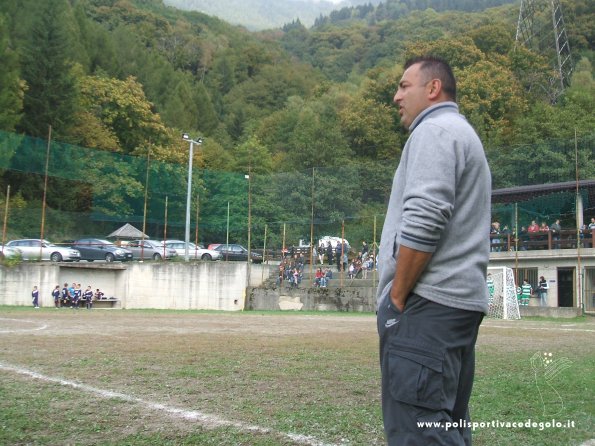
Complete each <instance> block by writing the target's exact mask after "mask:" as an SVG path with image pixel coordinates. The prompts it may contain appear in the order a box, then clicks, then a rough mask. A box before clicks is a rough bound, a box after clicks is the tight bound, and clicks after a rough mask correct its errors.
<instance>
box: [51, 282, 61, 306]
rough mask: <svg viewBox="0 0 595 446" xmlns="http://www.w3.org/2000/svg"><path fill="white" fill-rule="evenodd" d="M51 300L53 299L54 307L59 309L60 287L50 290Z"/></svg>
mask: <svg viewBox="0 0 595 446" xmlns="http://www.w3.org/2000/svg"><path fill="white" fill-rule="evenodd" d="M52 298H53V299H54V307H56V308H60V285H56V288H54V289H53V290H52Z"/></svg>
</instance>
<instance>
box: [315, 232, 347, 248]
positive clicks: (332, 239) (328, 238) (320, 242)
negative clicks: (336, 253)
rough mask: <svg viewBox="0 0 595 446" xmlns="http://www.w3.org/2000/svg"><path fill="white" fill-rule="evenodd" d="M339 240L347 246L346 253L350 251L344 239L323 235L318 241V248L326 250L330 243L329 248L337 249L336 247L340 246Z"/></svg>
mask: <svg viewBox="0 0 595 446" xmlns="http://www.w3.org/2000/svg"><path fill="white" fill-rule="evenodd" d="M341 240H342V241H343V242H344V243H345V244H346V245H347V251H349V249H351V245H350V244H349V242H348V241H347V240H345V239H341V237H332V236H330V235H325V236H324V237H321V238H320V240H318V248H319V249H320V248H326V247H327V246H328V242H331V246H332V247H333V249H336V248H337V245H339V246H341Z"/></svg>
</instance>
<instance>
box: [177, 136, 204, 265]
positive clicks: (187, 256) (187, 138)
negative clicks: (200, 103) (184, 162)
mask: <svg viewBox="0 0 595 446" xmlns="http://www.w3.org/2000/svg"><path fill="white" fill-rule="evenodd" d="M182 139H183V140H184V141H188V142H189V143H190V152H189V154H188V190H187V192H186V232H185V237H184V261H186V262H188V261H189V260H190V252H189V247H190V198H191V195H190V194H191V191H192V158H193V157H194V144H197V145H201V144H202V138H198V140H196V141H195V140H193V139H191V138H190V136H188V133H184V134H183V135H182Z"/></svg>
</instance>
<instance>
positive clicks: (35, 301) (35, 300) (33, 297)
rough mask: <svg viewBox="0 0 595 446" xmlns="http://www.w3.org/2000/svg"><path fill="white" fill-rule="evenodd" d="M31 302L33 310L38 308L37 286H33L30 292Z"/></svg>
mask: <svg viewBox="0 0 595 446" xmlns="http://www.w3.org/2000/svg"><path fill="white" fill-rule="evenodd" d="M31 300H32V301H33V308H39V290H38V289H37V286H34V287H33V291H31Z"/></svg>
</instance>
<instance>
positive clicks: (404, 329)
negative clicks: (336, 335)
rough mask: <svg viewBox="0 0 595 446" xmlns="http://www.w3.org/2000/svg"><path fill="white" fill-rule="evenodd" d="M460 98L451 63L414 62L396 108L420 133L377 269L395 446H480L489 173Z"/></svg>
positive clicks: (389, 216) (413, 138)
mask: <svg viewBox="0 0 595 446" xmlns="http://www.w3.org/2000/svg"><path fill="white" fill-rule="evenodd" d="M455 100H456V81H455V78H454V75H453V73H452V70H451V68H450V67H449V65H448V64H447V63H446V62H444V61H443V60H441V59H438V58H435V57H431V56H424V57H420V58H416V59H412V60H410V61H408V62H407V63H406V64H405V72H404V73H403V77H402V78H401V81H400V82H399V88H398V90H397V92H396V94H395V97H394V102H395V103H396V104H397V105H398V107H399V114H400V116H401V123H402V124H403V125H404V126H405V127H406V128H407V129H408V130H409V131H410V136H409V139H408V141H407V143H406V145H405V148H404V150H403V154H402V156H401V160H400V162H399V166H398V168H397V171H396V174H395V177H394V180H393V186H392V192H391V197H390V201H389V204H388V209H387V213H386V219H385V223H384V228H383V231H382V238H381V244H380V254H379V255H380V258H379V261H378V269H379V273H380V277H379V284H378V296H377V297H378V303H377V305H378V307H377V308H378V311H377V312H378V333H379V336H380V360H381V372H382V411H383V419H384V430H385V434H386V437H387V441H388V444H389V445H391V446H392V445H395V446H396V445H402V444H407V445H420V446H425V445H469V444H471V430H470V428H469V425H468V423H469V411H468V405H469V398H470V395H471V388H472V385H473V376H474V367H475V353H474V349H475V341H476V339H477V333H478V330H479V325H480V323H481V321H482V319H483V316H484V314H486V313H487V312H488V290H487V287H486V269H487V264H488V260H489V252H490V237H489V229H490V217H491V216H490V209H491V208H490V198H491V175H490V171H489V168H488V164H487V161H486V158H485V154H484V151H483V146H482V144H481V141H480V140H479V138H478V136H477V134H476V133H475V131H474V130H473V128H472V127H471V126H470V125H469V123H468V122H467V121H466V120H465V118H464V117H463V116H461V115H460V114H459V111H458V106H457V104H456V103H455ZM424 422H428V425H427V426H426V425H424V424H423V423H424ZM435 423H438V425H439V426H440V427H436V424H435ZM448 423H450V424H448Z"/></svg>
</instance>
